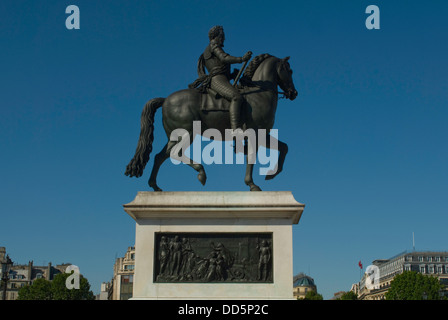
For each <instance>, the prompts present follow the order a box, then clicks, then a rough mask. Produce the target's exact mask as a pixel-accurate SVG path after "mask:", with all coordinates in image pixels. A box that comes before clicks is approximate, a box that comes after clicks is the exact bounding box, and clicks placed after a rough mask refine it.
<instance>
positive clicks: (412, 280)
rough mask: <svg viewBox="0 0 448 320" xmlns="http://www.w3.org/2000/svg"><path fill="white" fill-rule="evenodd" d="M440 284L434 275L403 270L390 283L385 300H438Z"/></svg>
mask: <svg viewBox="0 0 448 320" xmlns="http://www.w3.org/2000/svg"><path fill="white" fill-rule="evenodd" d="M441 289H442V286H441V284H440V282H439V280H438V279H437V278H436V277H433V276H428V275H423V274H421V273H418V272H415V271H404V272H403V273H402V274H399V275H397V276H396V277H395V278H394V279H393V280H392V282H391V283H390V288H389V290H388V291H387V292H386V300H424V299H427V300H440V299H441V298H440V290H441Z"/></svg>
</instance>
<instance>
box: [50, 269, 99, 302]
mask: <svg viewBox="0 0 448 320" xmlns="http://www.w3.org/2000/svg"><path fill="white" fill-rule="evenodd" d="M69 276H70V274H69V273H59V274H58V275H56V276H55V277H54V279H53V281H52V282H51V287H52V288H51V289H52V293H53V300H94V299H95V296H94V295H93V292H92V291H90V284H89V281H88V280H87V279H86V278H84V277H83V276H82V275H80V276H79V277H80V279H79V289H67V286H66V281H67V278H68V277H69Z"/></svg>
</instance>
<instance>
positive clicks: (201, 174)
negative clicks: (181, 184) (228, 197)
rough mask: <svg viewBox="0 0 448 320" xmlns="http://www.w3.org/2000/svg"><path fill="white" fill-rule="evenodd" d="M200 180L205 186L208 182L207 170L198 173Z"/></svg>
mask: <svg viewBox="0 0 448 320" xmlns="http://www.w3.org/2000/svg"><path fill="white" fill-rule="evenodd" d="M198 180H199V182H200V183H201V184H202V185H203V186H205V183H206V182H207V175H206V174H205V171H201V172H199V173H198Z"/></svg>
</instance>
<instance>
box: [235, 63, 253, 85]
mask: <svg viewBox="0 0 448 320" xmlns="http://www.w3.org/2000/svg"><path fill="white" fill-rule="evenodd" d="M249 60H250V59H249ZM249 60H247V61H246V62H244V64H243V67H242V68H241V69H240V71H238V74H237V76H236V78H235V81H234V82H233V86H234V87H236V85H237V84H238V80H240V77H241V75H242V74H243V71H244V69H245V68H246V66H247V63H248V62H249Z"/></svg>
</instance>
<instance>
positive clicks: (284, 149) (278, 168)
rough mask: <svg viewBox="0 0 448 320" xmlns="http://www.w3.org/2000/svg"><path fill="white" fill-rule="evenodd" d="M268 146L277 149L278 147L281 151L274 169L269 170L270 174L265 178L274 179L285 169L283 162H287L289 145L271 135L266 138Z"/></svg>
mask: <svg viewBox="0 0 448 320" xmlns="http://www.w3.org/2000/svg"><path fill="white" fill-rule="evenodd" d="M266 140H267V141H266V146H265V147H266V148H267V149H271V150H275V149H277V150H278V152H279V155H278V161H277V164H276V165H275V168H274V169H273V170H269V172H268V174H267V175H266V177H265V180H272V179H274V178H275V177H276V176H277V175H278V174H279V173H280V172H282V171H283V164H284V163H285V158H286V154H287V153H288V145H287V144H286V143H284V142H282V141H280V140H278V139H276V138H275V137H273V136H269V139H266Z"/></svg>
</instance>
